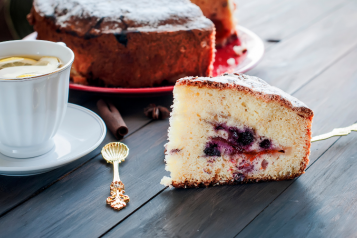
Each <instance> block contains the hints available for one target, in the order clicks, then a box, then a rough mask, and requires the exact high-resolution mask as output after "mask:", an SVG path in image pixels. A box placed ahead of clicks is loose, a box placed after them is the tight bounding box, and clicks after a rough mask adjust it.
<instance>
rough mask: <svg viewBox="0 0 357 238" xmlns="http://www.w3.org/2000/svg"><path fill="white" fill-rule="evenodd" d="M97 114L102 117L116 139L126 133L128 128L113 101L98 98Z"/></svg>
mask: <svg viewBox="0 0 357 238" xmlns="http://www.w3.org/2000/svg"><path fill="white" fill-rule="evenodd" d="M97 107H98V110H99V115H100V116H101V117H102V118H103V120H104V122H105V124H106V125H107V127H108V129H109V130H110V131H111V132H112V133H113V135H114V136H115V138H117V139H118V140H119V139H121V138H123V137H124V136H125V135H126V134H128V132H129V130H128V127H127V126H126V124H125V122H124V120H123V118H122V117H121V115H120V112H119V111H118V109H117V108H116V107H115V106H114V104H113V103H111V102H107V101H104V100H103V99H100V100H99V101H98V102H97Z"/></svg>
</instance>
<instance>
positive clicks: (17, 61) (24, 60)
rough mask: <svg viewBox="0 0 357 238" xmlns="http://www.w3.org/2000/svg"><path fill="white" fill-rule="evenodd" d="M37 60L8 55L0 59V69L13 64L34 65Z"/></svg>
mask: <svg viewBox="0 0 357 238" xmlns="http://www.w3.org/2000/svg"><path fill="white" fill-rule="evenodd" d="M36 63H37V60H33V59H29V58H23V57H9V58H5V59H1V60H0V69H3V68H7V67H14V66H24V65H34V64H36Z"/></svg>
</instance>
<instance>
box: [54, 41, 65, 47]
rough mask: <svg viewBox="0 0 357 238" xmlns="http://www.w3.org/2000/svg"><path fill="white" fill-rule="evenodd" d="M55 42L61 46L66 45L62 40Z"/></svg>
mask: <svg viewBox="0 0 357 238" xmlns="http://www.w3.org/2000/svg"><path fill="white" fill-rule="evenodd" d="M56 43H57V44H59V45H62V46H66V44H65V43H63V42H56ZM66 47H67V46H66Z"/></svg>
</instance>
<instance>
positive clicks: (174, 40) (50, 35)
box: [28, 0, 215, 87]
mask: <svg viewBox="0 0 357 238" xmlns="http://www.w3.org/2000/svg"><path fill="white" fill-rule="evenodd" d="M28 19H29V21H30V23H31V24H32V25H33V26H34V29H35V30H36V31H37V33H38V37H37V38H38V39H41V40H49V41H56V42H58V41H61V42H64V43H66V45H67V46H68V47H69V48H71V49H72V50H73V52H74V53H75V56H76V57H75V60H74V63H73V67H72V71H71V79H72V81H73V82H75V83H79V84H89V85H95V86H108V87H151V86H158V85H162V84H166V85H167V84H172V85H173V84H175V82H176V80H177V79H179V78H182V77H184V76H190V75H198V76H210V75H211V71H212V68H213V61H214V51H215V28H214V25H213V23H212V22H211V21H210V20H209V19H207V18H206V17H205V16H204V15H203V14H202V11H201V10H200V8H199V7H198V6H196V5H195V4H193V3H191V2H190V1H189V0H175V1H172V0H154V1H153V0H135V1H128V0H115V1H98V0H51V1H48V0H35V1H34V2H33V8H32V10H31V13H30V14H29V16H28Z"/></svg>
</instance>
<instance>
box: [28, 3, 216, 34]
mask: <svg viewBox="0 0 357 238" xmlns="http://www.w3.org/2000/svg"><path fill="white" fill-rule="evenodd" d="M34 6H35V9H36V11H37V12H39V13H40V14H41V15H42V16H46V17H52V18H54V19H55V24H56V25H57V26H59V27H61V28H69V27H70V26H71V25H75V26H79V25H83V26H85V28H87V30H88V29H92V28H95V29H96V30H100V31H102V32H106V33H110V32H121V31H122V30H127V31H130V30H139V31H140V30H149V31H150V30H153V29H154V30H167V29H170V28H173V27H174V28H177V27H181V28H183V29H191V28H208V27H212V23H211V22H210V21H209V20H208V19H206V18H205V17H204V16H203V14H202V12H201V10H200V9H199V7H197V6H196V5H194V4H192V3H191V2H190V1H188V0H175V1H172V0H154V1H152V0H151V1H150V0H132V1H128V0H104V1H103V0H35V2H34ZM81 21H83V22H81ZM71 30H74V31H76V30H77V29H75V28H73V27H71ZM87 32H88V31H87Z"/></svg>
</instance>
